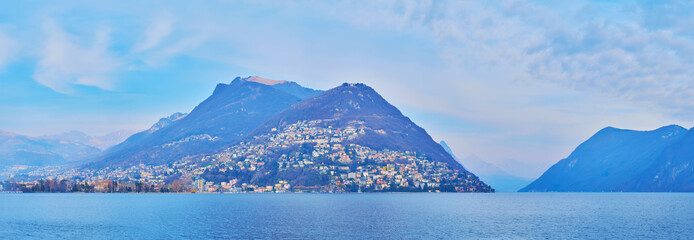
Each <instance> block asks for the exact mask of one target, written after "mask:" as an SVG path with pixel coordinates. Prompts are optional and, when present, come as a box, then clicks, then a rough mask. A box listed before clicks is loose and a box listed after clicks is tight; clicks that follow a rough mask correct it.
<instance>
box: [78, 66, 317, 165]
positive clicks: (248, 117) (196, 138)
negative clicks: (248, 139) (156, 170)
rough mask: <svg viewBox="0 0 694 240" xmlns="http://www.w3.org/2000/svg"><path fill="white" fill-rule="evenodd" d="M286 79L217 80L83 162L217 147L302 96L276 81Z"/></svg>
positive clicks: (123, 161)
mask: <svg viewBox="0 0 694 240" xmlns="http://www.w3.org/2000/svg"><path fill="white" fill-rule="evenodd" d="M289 85H293V84H292V82H287V81H275V80H270V79H264V78H260V77H248V78H241V77H237V78H235V79H234V80H233V81H232V82H231V83H230V84H223V83H221V84H218V85H217V87H216V88H215V89H214V92H213V93H212V95H211V96H210V97H209V98H207V99H206V100H205V101H203V102H202V103H200V104H199V105H198V106H196V107H195V108H194V109H193V110H192V111H191V112H190V114H188V115H186V116H182V115H172V116H171V117H169V118H165V119H162V120H160V122H159V123H161V124H159V123H158V124H159V125H162V126H158V124H155V126H153V128H151V129H149V130H147V131H145V132H141V133H138V134H135V135H133V136H132V137H131V138H129V139H128V140H126V141H125V142H124V143H123V144H121V145H118V146H116V147H114V148H113V150H109V151H108V152H107V153H106V154H104V155H102V156H100V157H98V158H96V159H94V161H92V162H90V163H89V164H87V165H86V167H89V168H99V167H105V166H126V165H133V164H139V163H144V164H162V163H168V162H172V161H174V160H178V159H180V158H183V157H186V156H192V155H197V154H202V153H207V152H214V151H217V150H219V149H220V148H221V147H223V146H227V145H229V144H232V143H234V142H235V141H237V140H238V139H240V138H242V137H243V136H245V135H246V134H248V133H249V132H251V131H252V130H253V129H255V128H256V127H258V126H259V125H261V124H262V123H263V122H265V121H266V120H268V119H269V118H271V117H272V116H274V115H276V114H277V113H279V112H280V111H282V110H284V109H286V108H288V107H289V106H291V105H292V104H294V103H297V102H299V101H301V97H305V96H306V95H302V96H301V97H299V96H295V95H293V94H292V93H290V92H286V91H283V90H281V89H283V87H279V86H289ZM297 86H298V85H297ZM294 90H295V91H299V90H297V89H294ZM312 91H313V90H310V89H307V90H305V91H303V92H312Z"/></svg>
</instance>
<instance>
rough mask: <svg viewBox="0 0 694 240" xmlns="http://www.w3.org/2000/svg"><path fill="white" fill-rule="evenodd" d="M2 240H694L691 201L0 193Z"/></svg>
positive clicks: (582, 196) (681, 196)
mask: <svg viewBox="0 0 694 240" xmlns="http://www.w3.org/2000/svg"><path fill="white" fill-rule="evenodd" d="M0 238H7V239H18V238H29V239H62V238H67V239H209V238H215V239H226V238H231V239H237V238H244V239H246V238H252V239H258V238H261V239H267V238H275V239H284V238H293V239H334V238H340V239H373V238H387V239H422V238H446V239H461V238H474V239H499V238H501V239H565V238H580V239H692V238H694V194H688V193H496V194H443V193H442V194H426V193H424V194H405V193H394V194H0Z"/></svg>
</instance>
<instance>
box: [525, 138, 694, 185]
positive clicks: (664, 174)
mask: <svg viewBox="0 0 694 240" xmlns="http://www.w3.org/2000/svg"><path fill="white" fill-rule="evenodd" d="M693 146H694V129H691V130H687V129H685V128H683V127H680V126H676V125H671V126H666V127H662V128H659V129H656V130H652V131H634V130H625V129H617V128H613V127H607V128H604V129H602V130H600V131H598V132H597V133H596V134H595V135H593V136H592V137H591V138H590V139H588V140H587V141H585V142H584V143H582V144H581V145H579V146H578V147H577V148H576V150H574V151H573V152H572V153H571V154H570V155H569V157H567V158H565V159H563V160H561V161H559V162H558V163H556V164H555V165H554V166H552V167H551V168H550V169H549V170H547V171H546V172H545V173H544V174H543V175H542V176H541V177H540V178H539V179H537V180H535V181H534V182H532V183H531V184H529V185H528V186H526V187H525V188H523V189H521V191H525V192H530V191H562V192H602V191H609V192H613V191H635V192H641V191H657V192H670V191H687V192H688V191H694V148H693Z"/></svg>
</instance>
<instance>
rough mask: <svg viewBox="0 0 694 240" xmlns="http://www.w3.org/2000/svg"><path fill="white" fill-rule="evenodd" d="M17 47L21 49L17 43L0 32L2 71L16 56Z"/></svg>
mask: <svg viewBox="0 0 694 240" xmlns="http://www.w3.org/2000/svg"><path fill="white" fill-rule="evenodd" d="M17 47H19V44H17V41H15V40H14V39H12V38H10V37H9V36H7V35H5V33H3V32H2V31H0V69H2V67H3V66H5V64H7V63H8V61H9V60H10V58H11V57H12V56H13V55H14V54H15V52H16V48H17Z"/></svg>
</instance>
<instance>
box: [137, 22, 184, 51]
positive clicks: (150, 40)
mask: <svg viewBox="0 0 694 240" xmlns="http://www.w3.org/2000/svg"><path fill="white" fill-rule="evenodd" d="M173 24H174V18H173V15H171V14H170V13H161V14H159V15H158V16H157V17H156V18H155V19H154V21H152V23H151V24H150V25H149V26H148V27H147V29H146V30H145V39H144V41H142V42H140V43H138V44H136V45H135V47H134V48H133V52H141V51H145V50H149V49H152V48H154V47H156V46H157V45H159V44H160V43H161V42H162V40H164V38H166V37H167V36H169V34H171V31H172V29H173Z"/></svg>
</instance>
